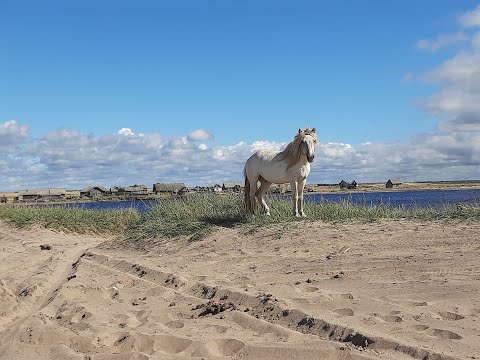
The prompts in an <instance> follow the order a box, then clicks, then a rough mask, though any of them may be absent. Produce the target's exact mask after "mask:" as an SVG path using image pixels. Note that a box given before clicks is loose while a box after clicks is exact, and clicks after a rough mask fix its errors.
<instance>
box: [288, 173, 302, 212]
mask: <svg viewBox="0 0 480 360" xmlns="http://www.w3.org/2000/svg"><path fill="white" fill-rule="evenodd" d="M298 185H299V184H298V182H297V179H294V180H292V181H291V182H290V187H291V190H292V203H293V214H294V215H295V216H296V217H300V214H299V212H298Z"/></svg>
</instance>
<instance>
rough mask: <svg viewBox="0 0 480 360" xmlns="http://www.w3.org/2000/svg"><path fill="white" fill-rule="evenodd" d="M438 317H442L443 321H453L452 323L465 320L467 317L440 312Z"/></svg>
mask: <svg viewBox="0 0 480 360" xmlns="http://www.w3.org/2000/svg"><path fill="white" fill-rule="evenodd" d="M438 316H440V318H441V319H442V320H452V321H455V320H461V319H464V318H465V316H463V315H460V314H457V313H453V312H450V311H440V312H439V313H438Z"/></svg>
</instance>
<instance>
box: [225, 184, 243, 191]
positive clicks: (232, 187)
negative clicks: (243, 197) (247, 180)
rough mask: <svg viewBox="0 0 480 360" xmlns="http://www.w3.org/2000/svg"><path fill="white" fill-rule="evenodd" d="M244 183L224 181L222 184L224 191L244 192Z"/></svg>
mask: <svg viewBox="0 0 480 360" xmlns="http://www.w3.org/2000/svg"><path fill="white" fill-rule="evenodd" d="M243 188H244V184H243V183H241V182H224V183H223V185H222V190H223V191H233V192H242V191H243Z"/></svg>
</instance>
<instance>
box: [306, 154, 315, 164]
mask: <svg viewBox="0 0 480 360" xmlns="http://www.w3.org/2000/svg"><path fill="white" fill-rule="evenodd" d="M313 159H315V155H312V156H307V160H308V162H310V163H311V162H313Z"/></svg>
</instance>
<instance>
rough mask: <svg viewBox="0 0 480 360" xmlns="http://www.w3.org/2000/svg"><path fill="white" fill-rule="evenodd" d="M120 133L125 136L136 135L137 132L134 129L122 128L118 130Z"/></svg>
mask: <svg viewBox="0 0 480 360" xmlns="http://www.w3.org/2000/svg"><path fill="white" fill-rule="evenodd" d="M117 134H118V135H123V136H134V135H135V134H134V133H133V131H132V129H129V128H121V129H120V130H118V132H117Z"/></svg>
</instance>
